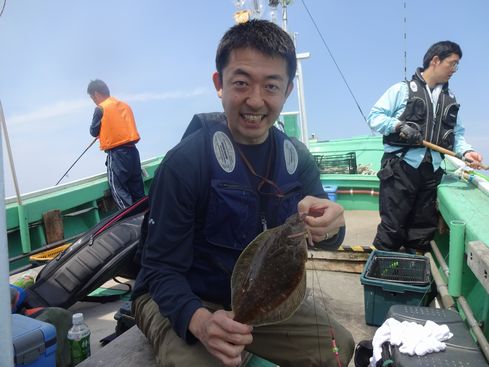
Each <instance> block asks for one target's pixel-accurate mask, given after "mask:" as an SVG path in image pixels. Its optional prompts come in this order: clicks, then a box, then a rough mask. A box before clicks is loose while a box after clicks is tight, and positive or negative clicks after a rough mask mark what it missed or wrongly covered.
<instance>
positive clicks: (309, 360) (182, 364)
mask: <svg viewBox="0 0 489 367" xmlns="http://www.w3.org/2000/svg"><path fill="white" fill-rule="evenodd" d="M311 293H312V292H311V291H309V290H308V293H307V295H306V298H305V300H304V302H303V303H302V305H301V306H300V307H299V309H298V310H297V311H296V313H295V314H294V315H293V316H292V317H291V318H289V319H288V320H285V321H283V322H281V323H279V324H275V325H267V326H259V327H255V328H254V329H253V333H252V334H253V342H252V343H251V344H250V345H248V346H247V347H246V350H247V351H248V352H250V353H253V354H256V355H257V356H260V357H262V358H265V359H267V360H269V361H270V362H273V363H275V364H278V365H280V367H288V366H294V367H302V366H304V367H306V366H308V367H312V366H328V367H329V366H331V367H332V366H338V363H337V361H336V356H335V354H334V352H333V346H332V341H331V333H332V332H333V333H334V335H335V339H336V346H337V347H338V348H339V355H340V360H341V365H342V366H347V365H348V362H349V361H350V359H351V357H352V354H353V349H354V346H355V345H354V341H353V337H352V335H351V334H350V332H349V331H348V330H346V329H345V328H344V327H343V326H341V325H339V324H338V323H337V322H336V321H335V320H333V319H332V318H331V316H329V317H328V315H327V314H326V311H325V310H324V309H323V308H322V307H321V306H320V305H319V303H320V301H318V300H316V301H317V302H316V304H314V302H313V297H312V295H311ZM205 306H206V307H207V308H208V309H209V310H210V311H216V310H217V309H218V308H219V307H218V306H216V305H211V304H207V303H206V304H205ZM133 310H134V314H135V318H136V323H137V325H138V327H139V328H140V329H141V331H142V332H143V333H144V334H145V335H146V337H147V338H148V340H149V342H150V343H151V345H152V347H153V351H154V353H155V357H156V361H157V363H158V366H160V367H173V366H175V367H189V366H199V367H201V366H202V367H206V366H209V367H211V366H212V367H214V366H220V365H221V364H220V363H219V361H218V360H217V359H215V358H214V357H213V356H212V355H210V354H209V353H208V352H207V350H206V349H205V347H204V346H203V345H202V344H201V343H196V344H193V345H188V344H187V343H186V342H185V341H184V340H183V339H181V338H180V337H179V336H178V335H177V334H175V332H174V331H173V329H172V327H171V325H170V322H169V320H168V319H167V318H166V317H163V316H162V315H161V314H160V311H159V308H158V305H157V304H156V303H155V302H154V301H153V300H152V299H151V297H150V296H149V294H145V295H143V296H141V297H139V298H137V299H136V300H135V301H134V304H133Z"/></svg>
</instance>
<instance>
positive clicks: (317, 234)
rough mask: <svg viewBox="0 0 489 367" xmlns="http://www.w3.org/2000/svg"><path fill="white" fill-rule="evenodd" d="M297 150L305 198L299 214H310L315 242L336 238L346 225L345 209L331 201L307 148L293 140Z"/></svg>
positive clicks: (311, 231)
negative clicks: (340, 229) (341, 228)
mask: <svg viewBox="0 0 489 367" xmlns="http://www.w3.org/2000/svg"><path fill="white" fill-rule="evenodd" d="M293 142H294V145H295V147H296V149H297V154H298V160H299V165H298V169H299V170H300V171H299V181H300V182H301V184H302V190H303V193H304V195H306V196H305V198H304V199H303V200H301V201H300V202H299V204H298V207H297V210H298V212H299V213H307V214H309V215H308V216H307V217H306V219H305V221H306V224H307V227H308V229H309V231H310V233H311V237H312V238H311V239H312V240H313V241H314V242H321V241H323V240H325V239H326V236H327V235H328V237H329V236H334V235H336V234H337V233H338V230H339V228H340V227H341V226H344V225H345V218H344V216H343V211H344V210H343V207H342V206H341V205H339V204H337V203H335V202H334V201H331V200H329V199H328V198H327V197H328V196H327V194H326V193H325V192H324V189H323V187H322V184H321V179H320V172H319V169H318V168H317V165H316V163H315V161H314V158H313V157H312V155H311V153H310V152H309V151H308V150H307V148H306V146H305V145H304V144H302V143H301V142H299V141H297V140H293Z"/></svg>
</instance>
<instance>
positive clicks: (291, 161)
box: [284, 140, 299, 175]
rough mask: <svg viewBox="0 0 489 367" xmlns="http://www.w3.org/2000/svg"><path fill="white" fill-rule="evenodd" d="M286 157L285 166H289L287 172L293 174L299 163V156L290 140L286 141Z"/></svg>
mask: <svg viewBox="0 0 489 367" xmlns="http://www.w3.org/2000/svg"><path fill="white" fill-rule="evenodd" d="M284 157H285V166H286V167H287V172H288V173H289V175H292V174H293V173H294V172H295V171H296V169H297V165H298V164H299V157H298V155H297V150H296V149H295V147H294V144H292V143H291V142H290V141H289V140H285V141H284Z"/></svg>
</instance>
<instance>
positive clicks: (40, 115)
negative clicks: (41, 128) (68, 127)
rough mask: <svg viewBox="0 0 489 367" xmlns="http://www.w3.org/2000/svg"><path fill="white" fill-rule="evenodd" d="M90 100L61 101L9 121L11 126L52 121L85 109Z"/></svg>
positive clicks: (14, 116) (15, 116)
mask: <svg viewBox="0 0 489 367" xmlns="http://www.w3.org/2000/svg"><path fill="white" fill-rule="evenodd" d="M90 103H91V102H90V101H89V100H81V99H78V100H73V101H60V102H56V103H55V104H52V105H49V106H44V107H41V108H39V109H38V110H36V111H33V112H28V113H24V114H20V115H13V116H10V117H9V118H8V119H7V122H8V123H9V124H22V123H28V122H37V121H40V120H47V119H52V118H55V117H60V116H65V115H69V114H72V113H73V112H77V111H79V110H82V109H85V108H87V107H89V105H90Z"/></svg>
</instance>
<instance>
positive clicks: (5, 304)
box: [0, 101, 14, 367]
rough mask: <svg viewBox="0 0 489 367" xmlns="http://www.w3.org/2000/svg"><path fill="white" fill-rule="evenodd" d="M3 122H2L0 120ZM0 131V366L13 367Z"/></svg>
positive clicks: (0, 112) (0, 107)
mask: <svg viewBox="0 0 489 367" xmlns="http://www.w3.org/2000/svg"><path fill="white" fill-rule="evenodd" d="M0 114H1V115H2V116H0V118H2V119H3V111H2V104H1V101H0ZM2 121H3V120H2ZM1 131H2V130H1V129H0V172H2V174H0V198H1V204H0V272H1V274H0V277H1V279H0V324H1V325H3V326H2V327H1V328H0V347H1V351H2V353H0V366H6V367H10V366H13V361H14V354H13V350H12V321H11V320H12V319H11V316H10V315H11V312H10V288H9V285H8V279H9V273H8V269H9V262H8V245H7V228H6V223H7V222H6V218H5V199H4V198H5V189H4V187H5V185H4V176H3V146H2V137H1V135H2V134H1Z"/></svg>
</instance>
